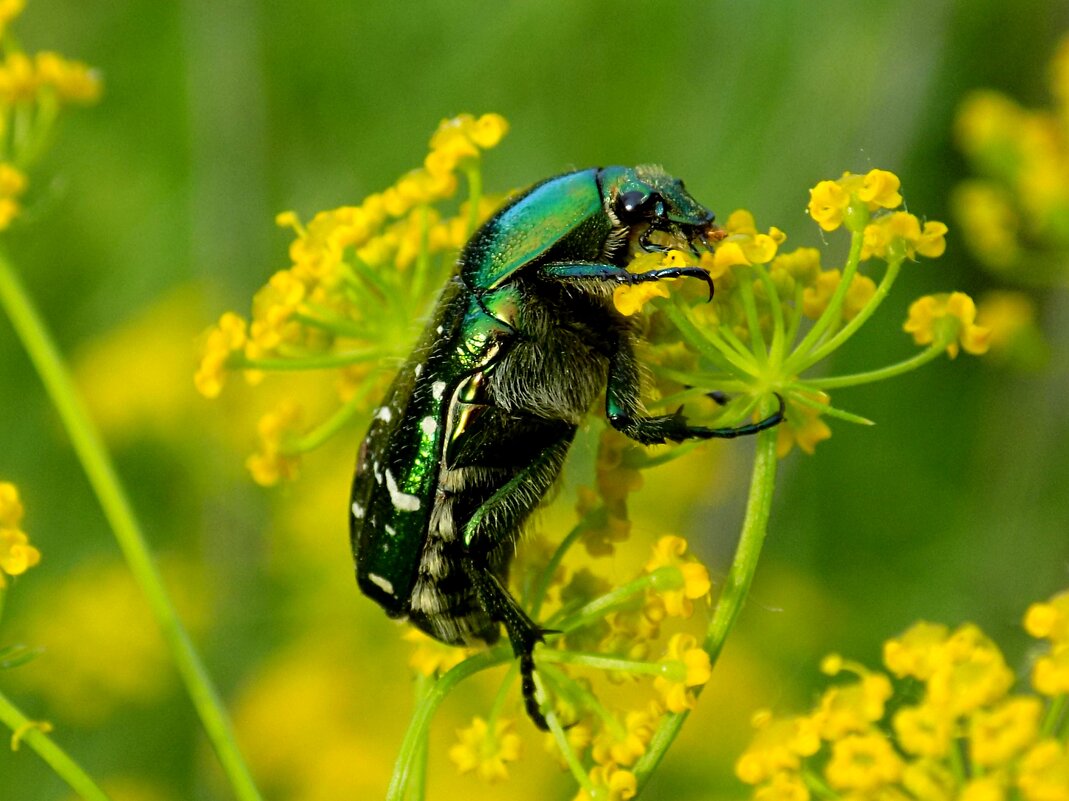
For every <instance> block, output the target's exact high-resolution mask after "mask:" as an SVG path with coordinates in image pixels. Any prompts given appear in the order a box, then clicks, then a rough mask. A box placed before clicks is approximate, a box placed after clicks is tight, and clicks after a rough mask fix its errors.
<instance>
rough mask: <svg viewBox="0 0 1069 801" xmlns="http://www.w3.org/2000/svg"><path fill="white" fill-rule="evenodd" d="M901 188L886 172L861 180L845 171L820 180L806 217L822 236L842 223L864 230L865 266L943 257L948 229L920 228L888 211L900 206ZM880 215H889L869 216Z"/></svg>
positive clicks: (874, 172) (915, 222) (911, 218)
mask: <svg viewBox="0 0 1069 801" xmlns="http://www.w3.org/2000/svg"><path fill="white" fill-rule="evenodd" d="M900 187H901V183H900V182H899V179H898V176H897V175H895V174H894V173H892V172H888V171H887V170H870V171H869V172H867V173H866V174H865V175H855V174H853V173H849V172H846V173H843V176H842V178H840V179H839V180H837V181H821V182H820V183H818V184H817V185H816V186H815V187H813V188H812V189H810V190H809V215H810V216H811V217H812V218H813V219H814V220H815V221H816V222H817V223H818V224H819V225H820V227H821V228H823V229H824V230H825V231H834V230H835V229H837V228H839V226H841V225H843V224H845V225H846V227H847V228H849V229H850V230H851V231H862V232H863V233H864V236H865V241H864V246H863V248H862V251H861V259H862V260H863V261H864V260H866V259H870V258H872V257H876V258H879V259H884V260H885V261H887V260H891V259H902V258H906V257H908V258H910V259H915V258H916V257H917V256H924V257H926V258H929V259H934V258H938V257H939V256H942V255H943V251H944V250H946V241H945V240H944V237H945V236H946V232H947V227H946V225H944V224H943V223H941V222H935V221H929V222H925V223H924V225H923V226H922V225H921V222H920V220H918V219H917V218H916V217H915V216H914V215H912V214H910V213H908V212H905V211H891V210H893V209H897V208H898V207H899V206H901V205H902V195H901V194H900V193H899V191H898V190H899V188H900ZM881 210H882V211H888V212H890V213H884V214H879V215H878V216H874V217H873V216H872V213H873V212H877V211H881Z"/></svg>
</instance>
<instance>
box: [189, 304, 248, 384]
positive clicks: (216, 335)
mask: <svg viewBox="0 0 1069 801" xmlns="http://www.w3.org/2000/svg"><path fill="white" fill-rule="evenodd" d="M245 331H246V323H245V320H244V318H242V317H240V316H239V315H237V314H234V313H233V312H225V313H224V314H223V316H222V317H220V318H219V324H218V325H217V326H216V327H215V328H213V329H212V330H211V331H210V332H209V334H208V337H207V339H206V340H205V342H204V350H203V352H202V354H201V361H200V366H199V367H198V368H197V372H196V374H195V375H194V376H193V383H194V384H195V385H196V387H197V391H198V392H200V394H201V395H203V396H204V397H206V398H215V397H218V396H219V393H220V392H222V391H223V382H224V381H225V379H226V369H227V360H228V359H229V358H230V355H231V354H232V353H236V352H238V351H240V350H241V349H242V348H244V347H245V343H246V341H247V338H246V333H245Z"/></svg>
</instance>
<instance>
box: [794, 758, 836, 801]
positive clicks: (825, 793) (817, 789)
mask: <svg viewBox="0 0 1069 801" xmlns="http://www.w3.org/2000/svg"><path fill="white" fill-rule="evenodd" d="M802 781H804V782H805V785H806V787H808V788H809V789H810V790H812V791H813V793H814V794H815V795H818V796H820V797H821V798H827V799H829V801H833V800H834V799H837V798H839V797H840V796H839V794H838V793H837V792H835V791H834V790H833V789H831V788H830V787H828V784H827V782H825V781H824V779H822V778H821V777H820V775H819V774H818V773H817V772H816V771H815V770H813V769H812V768H810V767H808V766H806V767H804V768H802Z"/></svg>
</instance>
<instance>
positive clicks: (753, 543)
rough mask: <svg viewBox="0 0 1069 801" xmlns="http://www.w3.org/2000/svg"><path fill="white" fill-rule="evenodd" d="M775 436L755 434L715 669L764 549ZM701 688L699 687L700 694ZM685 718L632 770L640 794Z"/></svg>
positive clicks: (670, 724) (713, 641)
mask: <svg viewBox="0 0 1069 801" xmlns="http://www.w3.org/2000/svg"><path fill="white" fill-rule="evenodd" d="M763 406H764V407H765V408H764V409H763V410H762V411H763V413H764V414H768V413H770V412H771V404H770V402H769V401H766V402H765V403H764V404H763ZM776 437H777V434H776V430H775V429H768V430H766V431H762V432H761V433H759V434H758V435H757V453H756V456H755V457H754V466H753V475H752V477H751V479H750V496H749V499H748V500H747V502H746V518H745V520H744V521H743V525H742V535H741V536H740V537H739V544H738V547H737V548H736V550H735V559H734V561H733V562H732V564H731V569H730V570H729V571H728V575H727V579H726V581H725V584H724V588H723V590H721V592H720V597H719V598H718V599H717V603H716V609H715V610H714V612H713V619H712V620H711V621H710V622H709V628H708V630H707V632H706V635H705V641H704V643H703V644H702V647H703V648H704V649H705V651H706V652H707V653H708V654H709V660H710V662H711V663H712V664H713V665H715V664H716V661H717V659H718V658H719V656H720V653H721V651H722V650H723V648H724V642H725V641H726V640H727V637H728V634H730V633H731V630H732V628H733V627H734V625H735V621H736V620H737V619H738V616H739V612H740V611H741V610H742V605H743V603H744V602H745V600H746V596H747V594H748V593H749V591H750V585H751V583H752V582H753V577H754V573H756V571H757V562H758V559H759V558H760V556H761V546H762V545H763V544H764V541H765V533H766V532H767V531H768V518H769V513H770V511H771V509H772V495H773V489H774V488H775V485H776V467H777V459H776ZM700 689H701V688H697V690H696V692H697V691H698V690H700ZM687 714H688V713H687V712H677V713H672V714H669V715H667V716H666V717H665V718H664V720H663V721H662V722H661V725H660V726H658V728H657V731H656V732H654V735H653V738H652V740H651V741H650V744H649V748H648V749H647V750H646V753H645V754H643V755H642V757H641V758H640V759H639V760H638V762H637V763H636V764H635V768H634V773H635V778H636V780H637V782H638V791H639V793H641V792H642V788H643V787H644V786H645V785H646V783H647V782H648V781H649V779H650V776H652V775H653V772H654V771H655V770H656V769H657V766H658V765H659V764H660V763H661V760H662V759H663V758H664V756H665V754H666V753H667V752H668V749H669V748H670V747H671V745H672V743H673V742H674V741H675V738H676V736H677V735H678V734H679V731H680V729H681V728H682V727H683V723H684V722H685V721H686V719H687Z"/></svg>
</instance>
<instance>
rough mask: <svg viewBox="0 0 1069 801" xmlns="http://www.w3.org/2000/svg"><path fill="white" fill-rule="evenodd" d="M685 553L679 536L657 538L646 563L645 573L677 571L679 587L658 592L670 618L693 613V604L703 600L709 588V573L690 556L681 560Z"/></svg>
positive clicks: (684, 545) (683, 544)
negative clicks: (681, 584) (679, 579)
mask: <svg viewBox="0 0 1069 801" xmlns="http://www.w3.org/2000/svg"><path fill="white" fill-rule="evenodd" d="M686 552H687V541H686V540H685V539H683V538H682V537H675V536H665V537H661V538H660V539H659V540H657V542H656V544H655V545H654V546H653V558H651V559H650V560H649V561H648V562H647V563H646V571H647V572H649V573H652V572H653V571H655V570H657V569H659V568H662V567H674V568H677V569H678V570H679V572H680V575H681V577H682V583H683V586H682V587H680V588H679V589H673V590H661V591H659V592H658V594H659V595H660V597H661V599H662V600H663V601H664V608H665V611H666V612H667V613H668V614H669V615H671V616H673V617H690V616H691V614H692V613H693V612H694V603H693V602H694V601H696V600H698V599H699V598H705V597H706V596H707V595H708V594H709V591H710V590H711V589H712V582H711V581H710V580H709V571H708V570H706V569H705V566H704V565H702V564H701V563H700V562H698V561H696V560H695V559H694V558H693V557H690V558H687V559H684V558H683V557H684V554H686Z"/></svg>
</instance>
